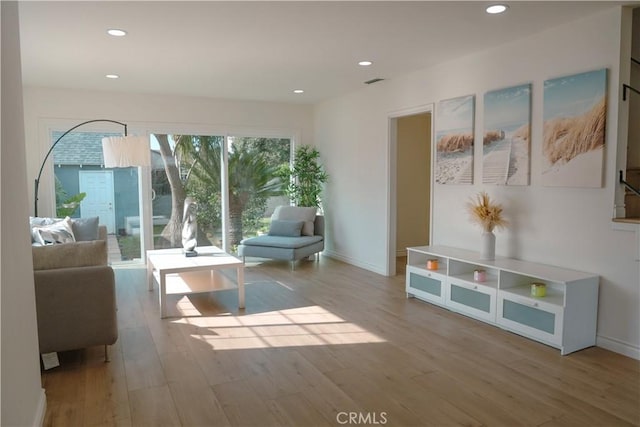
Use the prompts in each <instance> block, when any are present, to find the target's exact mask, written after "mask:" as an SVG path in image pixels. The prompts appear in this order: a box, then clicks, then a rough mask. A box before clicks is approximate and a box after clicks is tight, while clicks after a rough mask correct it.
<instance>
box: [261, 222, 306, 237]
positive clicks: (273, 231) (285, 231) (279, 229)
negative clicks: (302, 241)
mask: <svg viewBox="0 0 640 427" xmlns="http://www.w3.org/2000/svg"><path fill="white" fill-rule="evenodd" d="M303 224H304V221H293V220H287V219H274V220H271V225H270V226H269V236H285V237H300V232H301V231H302V225H303Z"/></svg>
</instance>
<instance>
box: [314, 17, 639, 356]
mask: <svg viewBox="0 0 640 427" xmlns="http://www.w3.org/2000/svg"><path fill="white" fill-rule="evenodd" d="M620 22H621V9H619V8H617V7H612V8H611V9H609V10H607V11H604V12H601V13H598V14H596V15H593V16H591V17H588V18H585V19H582V20H579V21H575V22H572V23H570V24H567V25H564V26H562V27H558V28H555V29H551V30H547V31H545V32H542V33H539V34H537V35H534V36H531V37H528V38H526V39H522V40H518V41H513V42H510V43H508V44H506V45H503V46H500V47H496V48H493V49H491V50H487V51H484V52H478V53H476V54H474V55H471V56H467V57H462V58H459V59H457V60H455V61H452V62H449V63H447V64H442V65H439V66H437V67H433V68H430V69H425V70H421V71H419V72H415V73H412V74H410V75H407V76H404V77H402V78H396V79H392V80H388V81H384V82H382V83H377V84H375V85H372V86H369V87H367V88H365V89H363V90H361V91H359V92H355V93H352V94H349V95H347V96H344V97H341V98H338V99H332V100H329V101H327V102H324V103H322V104H320V105H318V106H316V109H315V123H314V128H315V132H316V133H315V135H316V137H315V144H316V146H317V147H318V148H319V150H320V152H321V153H322V156H323V161H324V164H325V165H327V170H328V173H329V175H330V176H331V179H330V182H329V183H328V185H327V191H326V205H327V209H326V210H327V230H326V231H327V235H328V242H327V253H328V254H330V255H332V256H334V257H336V258H339V259H343V260H346V261H349V262H351V263H353V264H356V265H359V266H362V267H364V268H368V269H370V270H372V271H376V272H380V273H383V274H388V273H389V271H388V270H389V268H388V264H387V261H388V256H389V254H388V233H387V231H388V224H389V211H390V208H389V202H388V201H389V200H390V199H391V198H390V196H389V192H390V191H392V189H391V188H390V186H389V166H388V165H389V151H388V140H389V136H388V134H389V130H388V116H389V115H392V114H393V112H394V111H399V110H403V109H409V108H413V107H416V106H420V105H426V104H430V103H437V102H438V101H439V100H442V99H448V98H453V97H457V96H462V95H468V94H475V95H476V135H481V133H482V123H483V104H482V97H483V94H484V93H485V92H487V91H489V90H493V89H498V88H503V87H508V86H512V85H517V84H521V83H526V82H532V83H533V93H532V153H531V172H532V175H531V185H530V186H528V187H506V186H486V185H483V184H482V183H481V168H480V163H481V162H479V161H476V167H475V181H474V182H475V183H476V184H474V185H471V186H468V185H467V186H464V185H436V186H435V187H434V201H433V203H434V205H433V221H434V223H433V224H434V225H433V230H432V238H433V242H434V243H435V244H442V245H450V246H456V247H461V248H467V249H472V250H479V246H480V231H481V230H480V229H479V228H478V227H477V226H474V225H473V224H471V223H470V221H469V219H468V215H467V213H466V210H465V203H466V202H467V200H468V199H469V198H470V197H471V196H473V195H475V194H476V193H477V192H478V191H481V190H486V191H487V192H489V194H490V195H491V196H492V197H494V198H496V199H497V200H498V201H500V202H502V203H503V205H504V207H505V208H506V215H507V218H508V219H509V220H510V222H511V226H510V227H509V229H508V230H507V231H504V232H498V233H497V242H498V243H497V253H498V255H505V256H512V257H516V258H521V259H525V260H529V261H535V262H542V263H548V264H553V265H558V266H562V267H567V268H573V269H577V270H583V271H588V272H593V273H597V274H599V275H600V276H601V282H600V303H599V319H598V343H599V345H602V346H606V347H608V348H611V349H614V350H616V351H619V352H623V353H626V354H629V355H632V356H634V357H636V358H640V329H639V325H640V317H639V313H638V312H639V306H640V293H639V292H640V291H639V289H640V283H639V282H640V278H639V274H638V271H639V269H638V262H637V259H638V248H637V241H636V236H635V233H634V232H633V231H618V230H615V229H614V228H613V226H612V221H611V218H612V212H613V203H614V191H615V187H616V178H617V176H616V164H615V162H616V148H617V147H616V145H617V140H618V135H617V132H618V130H617V118H618V96H619V81H618V80H619V78H618V76H619V61H620V49H619V48H618V47H619V46H620V32H621V24H620ZM443 43H446V41H445V40H443ZM600 68H608V69H609V74H608V81H609V88H608V89H609V92H608V94H609V98H608V117H607V123H608V126H607V133H606V153H605V172H604V174H605V176H604V181H603V184H604V185H603V188H598V189H582V188H549V187H542V185H541V177H540V174H541V157H542V155H541V138H542V101H543V99H542V95H543V83H544V81H545V80H546V79H549V78H554V77H560V76H563V75H569V74H573V73H578V72H583V71H590V70H595V69H600ZM434 123H435V126H436V128H437V123H438V118H437V111H436V114H435V121H434ZM477 140H478V139H477ZM481 146H482V144H476V146H475V149H476V153H475V154H476V159H479V158H480V156H481V149H482V147H481ZM363 165H366V167H363Z"/></svg>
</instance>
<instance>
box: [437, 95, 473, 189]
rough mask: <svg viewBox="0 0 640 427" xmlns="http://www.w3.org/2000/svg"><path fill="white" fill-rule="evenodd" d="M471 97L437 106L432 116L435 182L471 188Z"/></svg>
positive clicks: (448, 100)
mask: <svg viewBox="0 0 640 427" xmlns="http://www.w3.org/2000/svg"><path fill="white" fill-rule="evenodd" d="M474 113H475V95H468V96H462V97H459V98H453V99H447V100H444V101H440V102H438V110H437V114H436V120H435V122H436V170H435V176H436V182H437V183H439V184H473V138H474V135H473V119H474Z"/></svg>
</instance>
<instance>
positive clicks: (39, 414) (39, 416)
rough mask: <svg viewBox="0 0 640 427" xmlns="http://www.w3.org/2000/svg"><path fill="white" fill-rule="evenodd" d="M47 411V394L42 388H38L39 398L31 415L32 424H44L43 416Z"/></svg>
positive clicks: (36, 425)
mask: <svg viewBox="0 0 640 427" xmlns="http://www.w3.org/2000/svg"><path fill="white" fill-rule="evenodd" d="M46 412H47V395H46V394H45V391H44V389H43V388H41V389H40V400H39V402H38V407H37V409H36V413H35V416H34V417H33V425H34V426H35V427H42V426H43V425H44V416H45V414H46Z"/></svg>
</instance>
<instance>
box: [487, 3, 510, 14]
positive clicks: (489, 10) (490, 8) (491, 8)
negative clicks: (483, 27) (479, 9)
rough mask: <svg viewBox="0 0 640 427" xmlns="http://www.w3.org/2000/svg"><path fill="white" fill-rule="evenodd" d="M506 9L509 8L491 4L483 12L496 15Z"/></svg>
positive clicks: (503, 5)
mask: <svg viewBox="0 0 640 427" xmlns="http://www.w3.org/2000/svg"><path fill="white" fill-rule="evenodd" d="M508 8H509V6H507V5H506V4H492V5H491V6H487V8H486V9H485V10H486V11H487V13H490V14H491V15H495V14H498V13H502V12H505V11H506V10H507V9H508Z"/></svg>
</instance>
